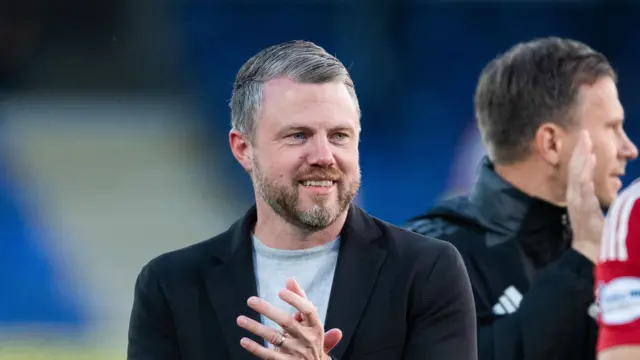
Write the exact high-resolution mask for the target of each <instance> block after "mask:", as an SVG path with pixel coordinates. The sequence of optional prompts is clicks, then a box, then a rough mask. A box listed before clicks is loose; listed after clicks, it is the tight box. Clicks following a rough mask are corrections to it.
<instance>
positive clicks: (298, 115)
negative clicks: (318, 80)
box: [258, 78, 359, 129]
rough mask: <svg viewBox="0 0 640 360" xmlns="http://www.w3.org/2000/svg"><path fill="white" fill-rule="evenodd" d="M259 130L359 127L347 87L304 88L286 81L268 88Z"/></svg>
mask: <svg viewBox="0 0 640 360" xmlns="http://www.w3.org/2000/svg"><path fill="white" fill-rule="evenodd" d="M259 122H260V125H259V126H258V128H260V127H267V128H271V129H274V128H280V127H286V126H306V127H320V126H325V127H354V128H355V127H357V126H358V122H359V116H358V110H357V108H356V104H355V101H354V99H353V98H352V97H351V95H350V94H349V91H348V90H347V87H346V85H344V84H342V83H339V82H331V83H325V84H303V83H298V82H295V81H292V80H289V79H287V78H279V79H274V80H270V81H268V82H267V83H266V84H265V87H264V90H263V98H262V105H261V111H260V116H259Z"/></svg>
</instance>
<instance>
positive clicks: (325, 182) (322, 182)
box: [302, 180, 333, 187]
mask: <svg viewBox="0 0 640 360" xmlns="http://www.w3.org/2000/svg"><path fill="white" fill-rule="evenodd" d="M302 185H304V186H321V187H329V186H331V185H333V181H331V180H307V181H303V182H302Z"/></svg>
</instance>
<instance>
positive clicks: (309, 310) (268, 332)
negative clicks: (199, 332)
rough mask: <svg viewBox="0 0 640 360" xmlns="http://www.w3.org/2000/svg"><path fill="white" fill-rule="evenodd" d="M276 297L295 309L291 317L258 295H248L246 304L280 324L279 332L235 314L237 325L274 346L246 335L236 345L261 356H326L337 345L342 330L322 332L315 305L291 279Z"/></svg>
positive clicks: (314, 359) (315, 359)
mask: <svg viewBox="0 0 640 360" xmlns="http://www.w3.org/2000/svg"><path fill="white" fill-rule="evenodd" d="M279 296H280V298H281V299H282V300H284V301H285V302H287V303H289V304H290V305H291V306H293V307H294V308H296V310H298V311H297V312H296V313H295V314H294V315H293V316H290V315H289V314H287V313H285V312H283V311H281V310H279V309H277V308H276V307H274V306H273V305H271V304H269V303H268V302H266V301H264V300H262V299H260V298H258V297H251V298H249V300H248V301H247V303H248V304H249V307H251V308H252V309H254V310H256V311H257V312H258V313H260V314H262V315H264V316H265V317H267V318H269V319H271V320H273V321H274V322H275V323H277V324H278V325H280V327H281V328H282V330H283V333H280V332H278V331H277V330H275V329H272V328H270V327H267V326H265V325H263V324H261V323H259V322H257V321H255V320H253V319H250V318H248V317H246V316H240V317H238V325H239V326H240V327H242V328H244V329H246V330H249V331H251V332H252V333H254V334H256V335H258V336H260V337H262V338H264V339H265V340H267V341H268V342H269V343H271V344H273V345H274V346H275V348H274V349H269V348H266V347H264V346H262V345H260V344H258V343H256V342H255V341H253V340H251V339H248V338H242V339H241V340H240V345H241V346H242V347H243V348H244V349H245V350H247V351H249V352H250V353H252V354H254V355H255V356H257V357H259V358H261V359H274V360H285V359H308V360H326V359H329V356H328V352H329V351H330V350H331V349H333V347H335V346H336V345H337V344H338V342H339V341H340V339H341V338H342V332H341V331H340V330H338V329H332V330H329V331H327V333H326V334H325V333H324V329H323V326H322V323H321V321H320V318H319V317H318V313H317V311H316V308H315V306H313V304H312V303H311V302H310V301H309V300H308V299H307V298H306V296H305V294H304V291H303V290H302V289H301V288H300V286H298V284H297V283H296V281H295V280H292V279H291V280H288V281H287V288H286V289H284V290H282V291H280V293H279Z"/></svg>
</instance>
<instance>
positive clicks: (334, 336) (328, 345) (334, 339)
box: [323, 329, 342, 354]
mask: <svg viewBox="0 0 640 360" xmlns="http://www.w3.org/2000/svg"><path fill="white" fill-rule="evenodd" d="M340 340H342V331H340V329H331V330H329V331H327V332H326V333H324V346H323V347H324V352H325V354H328V353H329V352H330V351H331V350H333V348H334V347H336V345H338V343H339V342H340Z"/></svg>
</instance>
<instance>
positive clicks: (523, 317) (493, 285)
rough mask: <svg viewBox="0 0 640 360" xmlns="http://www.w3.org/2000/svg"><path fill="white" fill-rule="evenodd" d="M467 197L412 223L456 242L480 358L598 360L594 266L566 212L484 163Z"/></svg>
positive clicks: (429, 233) (413, 227)
mask: <svg viewBox="0 0 640 360" xmlns="http://www.w3.org/2000/svg"><path fill="white" fill-rule="evenodd" d="M478 176H479V177H478V179H477V182H476V184H475V186H474V188H473V190H472V192H471V193H470V194H469V195H468V196H464V197H457V198H453V199H451V200H447V201H445V202H443V203H442V204H440V205H438V206H436V207H435V208H433V209H432V210H430V211H429V212H428V213H426V214H424V215H422V216H418V217H416V218H414V219H412V220H410V221H409V222H408V224H407V225H406V227H407V228H408V229H410V230H412V231H415V232H417V233H420V234H423V235H427V236H430V237H435V238H439V239H442V240H446V241H449V242H451V243H452V244H453V245H455V246H456V247H457V248H458V250H459V251H460V253H461V254H462V257H463V259H464V261H465V264H466V268H467V270H468V272H469V277H470V279H471V284H472V286H473V294H474V298H475V305H476V313H477V317H478V326H479V328H478V347H479V351H478V358H479V359H480V360H523V359H526V360H554V359H562V360H572V359H580V360H586V359H595V343H596V336H597V327H596V322H595V320H594V318H593V316H594V315H593V311H594V309H595V305H592V304H593V302H594V296H593V281H594V280H593V264H592V263H591V261H589V260H588V259H587V258H586V257H584V256H583V255H581V254H580V253H578V252H576V251H574V250H573V249H571V248H570V242H571V240H570V238H571V232H570V230H569V229H570V226H569V224H568V222H567V219H568V217H567V214H566V210H565V209H564V208H560V207H557V206H554V205H552V204H549V203H547V202H544V201H542V200H539V199H535V198H532V197H529V196H527V195H525V194H524V193H522V192H521V191H519V190H517V189H515V188H514V187H513V186H511V185H510V184H509V183H507V182H506V181H505V180H503V179H502V178H501V177H500V176H498V175H497V174H496V173H495V172H494V171H493V167H492V165H491V164H490V163H489V161H488V160H486V159H485V160H484V161H483V164H482V166H481V168H480V171H479V174H478Z"/></svg>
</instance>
